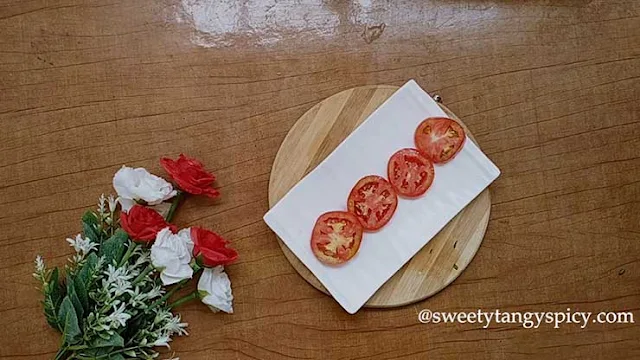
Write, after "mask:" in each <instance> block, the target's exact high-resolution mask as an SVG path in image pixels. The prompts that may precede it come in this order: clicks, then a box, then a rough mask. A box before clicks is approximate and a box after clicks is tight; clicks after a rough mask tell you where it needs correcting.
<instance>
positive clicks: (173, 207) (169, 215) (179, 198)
mask: <svg viewBox="0 0 640 360" xmlns="http://www.w3.org/2000/svg"><path fill="white" fill-rule="evenodd" d="M183 198H184V192H182V191H180V190H177V194H176V196H175V197H174V198H173V202H172V203H171V207H170V208H169V212H168V213H167V217H166V218H165V219H166V220H167V222H171V219H173V215H174V214H175V212H176V209H177V208H178V205H179V204H180V201H182V199H183Z"/></svg>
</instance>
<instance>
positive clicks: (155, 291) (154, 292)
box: [147, 285, 164, 299]
mask: <svg viewBox="0 0 640 360" xmlns="http://www.w3.org/2000/svg"><path fill="white" fill-rule="evenodd" d="M163 294H164V290H162V287H161V286H160V285H154V286H153V288H151V290H149V291H147V299H154V298H157V297H160V296H162V295H163Z"/></svg>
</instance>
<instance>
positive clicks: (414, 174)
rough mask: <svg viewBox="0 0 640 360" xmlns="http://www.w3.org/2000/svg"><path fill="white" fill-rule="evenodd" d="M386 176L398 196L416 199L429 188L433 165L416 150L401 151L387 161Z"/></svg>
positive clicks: (431, 180)
mask: <svg viewBox="0 0 640 360" xmlns="http://www.w3.org/2000/svg"><path fill="white" fill-rule="evenodd" d="M387 174H388V177H389V182H390V183H391V186H393V188H394V189H395V190H396V192H397V193H398V194H399V195H402V196H406V197H417V196H420V195H422V194H424V193H425V192H426V191H427V189H429V187H430V186H431V183H432V182H433V177H434V175H435V174H434V170H433V164H432V163H431V161H430V160H429V159H427V158H426V157H425V156H424V155H422V154H421V153H420V151H418V150H417V149H402V150H400V151H398V152H396V153H395V154H393V156H391V159H389V164H388V165H387Z"/></svg>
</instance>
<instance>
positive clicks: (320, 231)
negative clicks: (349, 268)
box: [311, 211, 362, 265]
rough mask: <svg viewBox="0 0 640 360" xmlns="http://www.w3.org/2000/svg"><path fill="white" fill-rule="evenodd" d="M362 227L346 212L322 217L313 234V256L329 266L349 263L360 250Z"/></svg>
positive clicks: (325, 214)
mask: <svg viewBox="0 0 640 360" xmlns="http://www.w3.org/2000/svg"><path fill="white" fill-rule="evenodd" d="M361 241H362V225H360V222H358V219H357V218H356V217H355V216H354V215H353V214H351V213H348V212H346V211H331V212H328V213H324V214H322V215H320V217H319V218H318V220H317V221H316V225H315V226H314V227H313V233H312V234H311V250H312V251H313V254H314V255H315V256H316V257H317V258H318V260H320V261H322V262H323V263H325V264H327V265H338V264H342V263H344V262H347V261H349V260H350V259H351V258H352V257H353V256H354V255H355V254H356V253H357V252H358V249H359V248H360V242H361Z"/></svg>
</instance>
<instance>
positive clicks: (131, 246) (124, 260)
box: [118, 241, 138, 267]
mask: <svg viewBox="0 0 640 360" xmlns="http://www.w3.org/2000/svg"><path fill="white" fill-rule="evenodd" d="M136 247H138V244H137V243H136V242H134V241H130V242H129V247H128V249H127V252H126V253H124V256H123V257H122V260H120V264H118V267H121V266H122V265H124V264H126V263H127V261H129V258H130V257H131V254H132V253H133V250H134V249H135V248H136Z"/></svg>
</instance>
